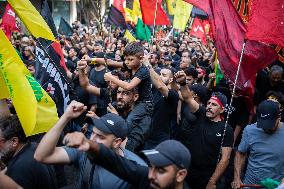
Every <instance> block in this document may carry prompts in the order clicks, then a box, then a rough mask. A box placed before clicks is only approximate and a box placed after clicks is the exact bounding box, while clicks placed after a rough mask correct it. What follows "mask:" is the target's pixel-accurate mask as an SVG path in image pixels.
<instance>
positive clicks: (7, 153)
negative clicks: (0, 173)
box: [0, 150, 14, 165]
mask: <svg viewBox="0 0 284 189" xmlns="http://www.w3.org/2000/svg"><path fill="white" fill-rule="evenodd" d="M13 154H14V152H13V151H12V150H7V151H1V152H0V158H1V161H3V163H4V164H6V165H7V163H8V162H9V161H10V159H11V158H12V157H13Z"/></svg>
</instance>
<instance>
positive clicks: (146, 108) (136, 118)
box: [126, 102, 153, 151]
mask: <svg viewBox="0 0 284 189" xmlns="http://www.w3.org/2000/svg"><path fill="white" fill-rule="evenodd" d="M152 109H153V107H152V104H151V103H142V102H140V103H138V104H137V105H135V107H134V109H133V110H132V111H131V112H130V114H129V115H128V117H127V123H128V125H129V134H128V141H127V144H126V149H128V150H130V151H134V150H135V149H136V148H137V147H139V146H142V145H143V143H144V140H145V135H146V134H147V132H148V131H149V130H150V127H151V122H152V111H153V110H152Z"/></svg>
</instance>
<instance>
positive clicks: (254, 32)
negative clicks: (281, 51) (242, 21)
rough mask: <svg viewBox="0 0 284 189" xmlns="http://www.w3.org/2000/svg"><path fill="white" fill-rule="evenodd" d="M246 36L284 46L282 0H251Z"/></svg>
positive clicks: (283, 5) (283, 7)
mask: <svg viewBox="0 0 284 189" xmlns="http://www.w3.org/2000/svg"><path fill="white" fill-rule="evenodd" d="M247 29H248V31H247V33H246V38H247V39H251V40H256V41H261V42H264V43H267V44H275V45H280V46H282V47H284V3H283V0H273V1H271V0H251V10H250V13H249V20H248V24H247Z"/></svg>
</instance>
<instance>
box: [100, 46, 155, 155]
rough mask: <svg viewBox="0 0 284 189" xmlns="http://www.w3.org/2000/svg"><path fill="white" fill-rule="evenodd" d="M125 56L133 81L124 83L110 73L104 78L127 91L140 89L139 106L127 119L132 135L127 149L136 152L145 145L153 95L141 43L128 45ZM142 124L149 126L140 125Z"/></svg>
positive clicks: (137, 105)
mask: <svg viewBox="0 0 284 189" xmlns="http://www.w3.org/2000/svg"><path fill="white" fill-rule="evenodd" d="M124 56H125V64H126V66H127V67H128V68H129V69H131V72H132V76H131V81H130V82H126V81H122V80H120V79H118V78H117V77H114V76H113V75H112V74H111V73H110V72H108V73H106V74H105V75H104V78H105V80H106V81H111V82H113V83H115V84H117V85H118V86H119V87H122V88H123V89H125V90H131V89H133V88H135V87H138V92H139V98H138V101H137V104H136V105H135V107H134V109H133V110H132V112H131V113H130V114H129V116H128V118H127V122H128V124H129V127H130V128H129V129H130V134H129V135H128V142H127V145H126V148H127V149H129V150H131V151H134V150H135V149H136V148H137V147H140V146H141V145H142V144H143V141H144V137H145V134H146V133H147V132H148V130H149V128H150V124H151V115H152V111H153V105H152V101H153V95H152V92H151V78H150V73H149V71H148V69H147V68H146V66H144V65H143V64H142V61H143V57H144V48H143V46H142V44H141V43H139V42H132V43H130V44H128V45H127V46H126V48H125V50H124ZM145 120H147V121H145ZM141 122H143V123H148V124H140V123H141ZM141 127H143V128H141ZM141 132H142V133H141Z"/></svg>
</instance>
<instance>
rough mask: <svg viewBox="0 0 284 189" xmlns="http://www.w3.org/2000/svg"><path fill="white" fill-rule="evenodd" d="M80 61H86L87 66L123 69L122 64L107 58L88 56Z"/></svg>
mask: <svg viewBox="0 0 284 189" xmlns="http://www.w3.org/2000/svg"><path fill="white" fill-rule="evenodd" d="M82 61H87V62H88V64H104V65H107V66H110V67H114V68H123V62H118V61H115V60H111V59H107V58H90V57H88V56H84V57H83V59H82Z"/></svg>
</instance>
